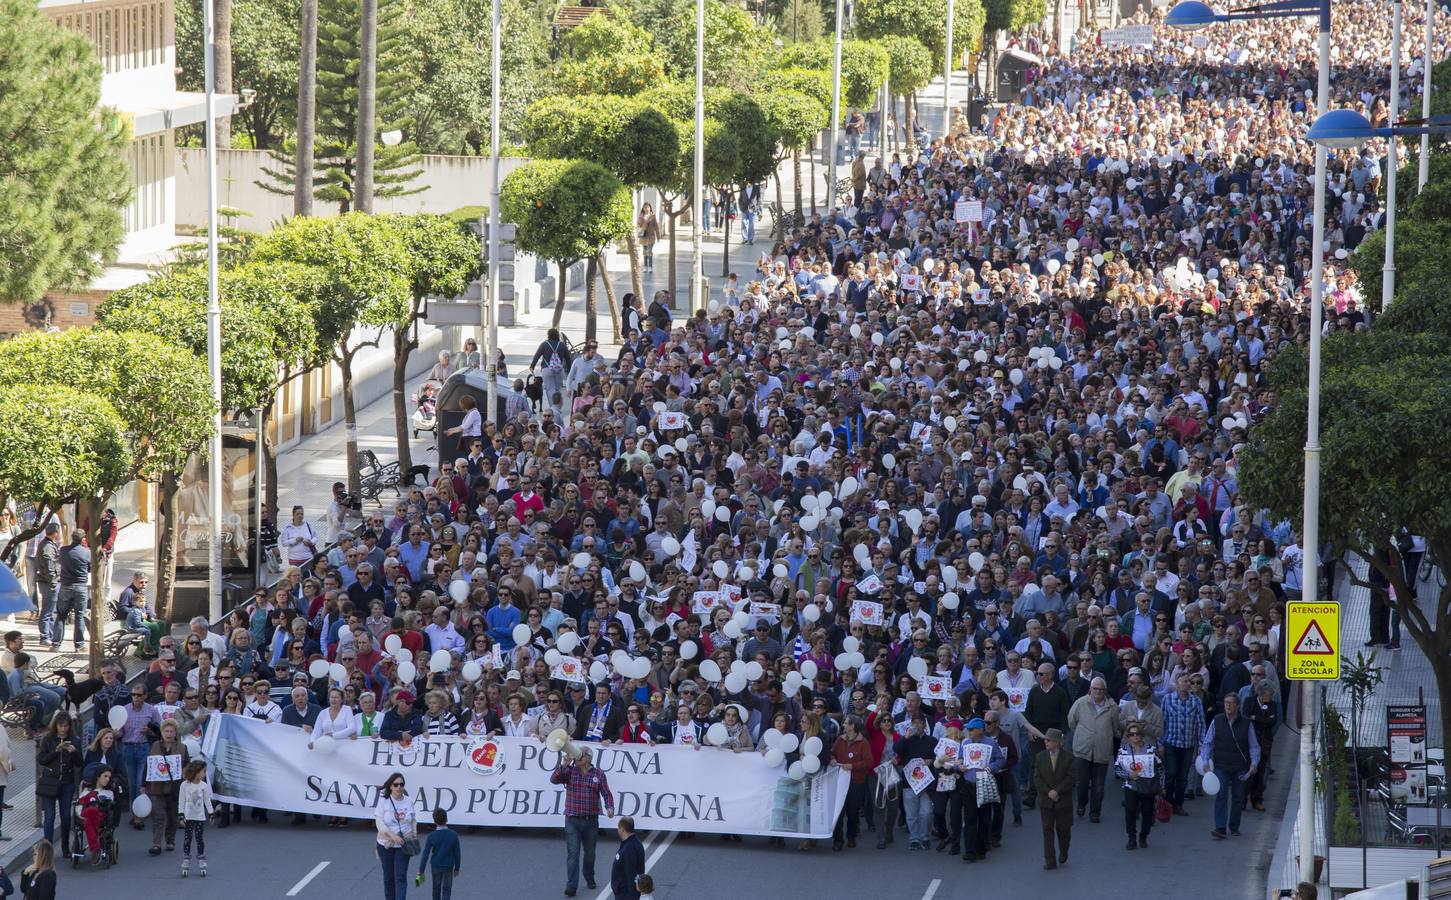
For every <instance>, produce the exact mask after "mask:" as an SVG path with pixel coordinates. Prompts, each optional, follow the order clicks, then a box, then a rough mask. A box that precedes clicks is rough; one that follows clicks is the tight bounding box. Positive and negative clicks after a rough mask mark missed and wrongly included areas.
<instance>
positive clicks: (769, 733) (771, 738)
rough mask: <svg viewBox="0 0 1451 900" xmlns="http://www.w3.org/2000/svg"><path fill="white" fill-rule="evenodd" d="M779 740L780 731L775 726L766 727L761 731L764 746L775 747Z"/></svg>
mask: <svg viewBox="0 0 1451 900" xmlns="http://www.w3.org/2000/svg"><path fill="white" fill-rule="evenodd" d="M779 740H781V732H780V731H777V730H776V729H775V728H767V729H766V730H765V731H763V732H761V743H762V744H763V745H764V746H766V747H775V746H776V742H777V741H779Z"/></svg>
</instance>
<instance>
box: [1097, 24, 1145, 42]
mask: <svg viewBox="0 0 1451 900" xmlns="http://www.w3.org/2000/svg"><path fill="white" fill-rule="evenodd" d="M1099 36H1100V37H1101V38H1102V39H1103V45H1104V46H1105V47H1152V46H1154V26H1152V25H1121V26H1119V27H1118V28H1105V29H1104V30H1103V31H1100V32H1099Z"/></svg>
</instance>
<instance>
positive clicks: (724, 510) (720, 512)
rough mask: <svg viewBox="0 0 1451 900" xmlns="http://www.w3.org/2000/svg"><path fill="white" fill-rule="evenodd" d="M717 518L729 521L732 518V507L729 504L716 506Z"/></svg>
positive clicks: (718, 520) (717, 519) (719, 520)
mask: <svg viewBox="0 0 1451 900" xmlns="http://www.w3.org/2000/svg"><path fill="white" fill-rule="evenodd" d="M715 520H716V521H717V522H729V521H730V520H731V508H730V507H729V506H717V507H716V508H715Z"/></svg>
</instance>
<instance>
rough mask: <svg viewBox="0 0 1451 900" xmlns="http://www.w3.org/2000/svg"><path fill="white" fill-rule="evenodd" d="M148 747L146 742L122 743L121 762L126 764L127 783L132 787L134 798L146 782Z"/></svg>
mask: <svg viewBox="0 0 1451 900" xmlns="http://www.w3.org/2000/svg"><path fill="white" fill-rule="evenodd" d="M148 749H149V748H148V747H147V746H146V745H145V744H122V745H121V762H122V764H123V765H125V766H126V784H127V785H128V786H130V787H131V790H132V794H131V796H132V798H133V799H134V798H135V796H136V795H137V794H139V793H140V792H141V791H140V788H141V786H142V785H144V784H146V751H147V750H148Z"/></svg>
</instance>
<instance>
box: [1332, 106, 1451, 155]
mask: <svg viewBox="0 0 1451 900" xmlns="http://www.w3.org/2000/svg"><path fill="white" fill-rule="evenodd" d="M1448 131H1451V114H1448V115H1444V116H1432V117H1431V118H1429V119H1402V120H1401V121H1399V122H1397V123H1395V124H1394V125H1383V126H1381V127H1379V128H1378V127H1376V126H1374V125H1372V124H1370V120H1369V119H1367V118H1366V117H1365V116H1364V115H1363V114H1361V113H1358V112H1356V111H1355V110H1353V109H1332V110H1330V112H1328V113H1326V114H1325V115H1323V116H1320V117H1319V118H1318V119H1316V120H1315V124H1314V125H1311V126H1310V130H1309V131H1308V132H1307V133H1306V135H1305V136H1306V137H1308V138H1309V139H1310V140H1311V141H1314V142H1315V143H1316V144H1318V145H1319V146H1322V147H1328V148H1329V149H1331V150H1352V149H1354V148H1356V147H1359V146H1360V145H1361V144H1364V143H1365V142H1366V141H1368V140H1370V139H1371V138H1392V137H1406V136H1408V135H1417V134H1419V135H1432V134H1444V133H1446V132H1448Z"/></svg>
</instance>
